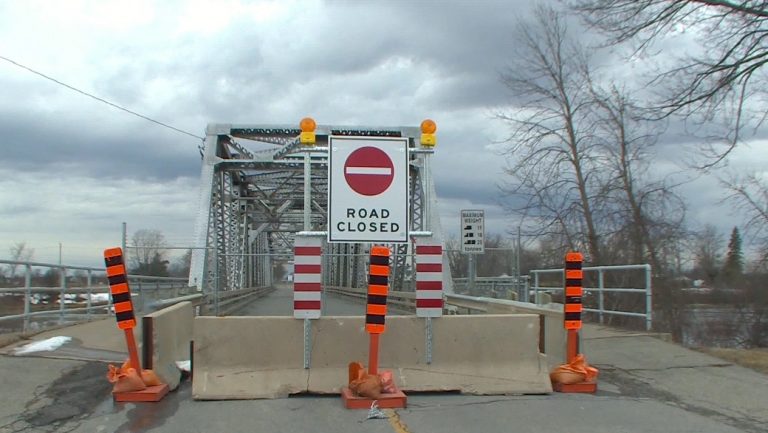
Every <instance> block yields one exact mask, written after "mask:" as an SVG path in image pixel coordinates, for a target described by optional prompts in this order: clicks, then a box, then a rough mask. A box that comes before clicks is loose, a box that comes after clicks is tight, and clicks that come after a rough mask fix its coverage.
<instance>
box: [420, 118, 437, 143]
mask: <svg viewBox="0 0 768 433" xmlns="http://www.w3.org/2000/svg"><path fill="white" fill-rule="evenodd" d="M435 132H437V124H436V123H435V121H434V120H432V119H427V120H425V121H423V122H421V145H422V146H424V147H430V148H431V147H435V145H436V144H437V137H435Z"/></svg>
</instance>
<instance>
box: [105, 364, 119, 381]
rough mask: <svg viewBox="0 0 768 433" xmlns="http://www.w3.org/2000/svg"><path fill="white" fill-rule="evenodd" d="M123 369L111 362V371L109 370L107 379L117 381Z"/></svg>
mask: <svg viewBox="0 0 768 433" xmlns="http://www.w3.org/2000/svg"><path fill="white" fill-rule="evenodd" d="M121 370H122V369H121V368H119V367H115V366H114V365H112V364H109V371H107V380H108V381H109V383H117V381H118V379H120V371H121Z"/></svg>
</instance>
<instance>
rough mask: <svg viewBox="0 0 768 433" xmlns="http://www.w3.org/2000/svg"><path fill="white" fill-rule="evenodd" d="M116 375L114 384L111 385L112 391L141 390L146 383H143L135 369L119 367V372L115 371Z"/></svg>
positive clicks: (145, 386)
mask: <svg viewBox="0 0 768 433" xmlns="http://www.w3.org/2000/svg"><path fill="white" fill-rule="evenodd" d="M110 367H111V366H110ZM116 377H117V381H116V382H114V383H115V385H114V386H113V387H112V392H113V393H116V392H131V391H141V390H142V389H146V388H147V385H145V384H144V381H143V380H141V376H139V373H137V372H136V369H133V368H129V369H127V370H122V369H121V370H120V372H119V373H117V375H116Z"/></svg>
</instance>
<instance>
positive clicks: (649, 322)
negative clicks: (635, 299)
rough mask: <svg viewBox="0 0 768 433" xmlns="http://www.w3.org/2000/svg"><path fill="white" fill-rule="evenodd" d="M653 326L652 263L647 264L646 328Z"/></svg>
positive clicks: (648, 329)
mask: <svg viewBox="0 0 768 433" xmlns="http://www.w3.org/2000/svg"><path fill="white" fill-rule="evenodd" d="M651 328H653V290H652V288H651V265H648V264H646V265H645V330H646V331H650V330H651Z"/></svg>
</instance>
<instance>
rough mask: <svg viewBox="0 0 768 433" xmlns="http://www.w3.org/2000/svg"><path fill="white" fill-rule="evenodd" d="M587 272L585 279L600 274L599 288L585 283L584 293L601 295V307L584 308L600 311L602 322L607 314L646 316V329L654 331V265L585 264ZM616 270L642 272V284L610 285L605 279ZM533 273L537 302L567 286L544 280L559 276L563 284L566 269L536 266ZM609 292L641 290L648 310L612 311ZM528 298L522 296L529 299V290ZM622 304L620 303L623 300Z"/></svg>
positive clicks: (599, 317) (598, 299)
mask: <svg viewBox="0 0 768 433" xmlns="http://www.w3.org/2000/svg"><path fill="white" fill-rule="evenodd" d="M582 270H583V271H584V279H585V281H587V280H588V277H591V279H594V277H592V276H590V275H589V274H590V273H596V275H597V281H596V282H597V286H596V287H591V286H590V287H587V286H586V285H585V286H584V296H585V297H587V296H590V295H593V294H595V295H596V296H597V308H587V307H586V306H585V307H584V311H587V312H590V313H596V314H597V315H598V320H599V321H600V323H604V320H605V316H606V315H614V316H627V317H639V318H644V319H645V329H646V330H648V331H650V330H651V329H652V328H653V288H652V286H651V265H648V264H644V265H620V266H593V267H585V268H583V269H582ZM616 271H641V272H642V277H641V279H642V280H643V283H642V287H606V285H605V280H606V278H605V277H606V273H608V272H616ZM530 274H531V276H532V280H533V281H532V283H531V290H532V291H533V294H534V301H535V303H536V304H540V303H541V294H543V293H549V292H562V291H564V290H565V289H564V288H563V287H562V286H561V285H558V286H542V285H541V280H542V276H545V275H556V276H557V280H558V284H563V269H535V270H532V271H530ZM605 293H623V294H628V293H637V294H642V295H643V296H644V297H645V302H644V310H645V311H641V312H639V311H622V310H609V309H606V308H605ZM525 295H526V296H524V298H523V299H522V300H523V301H524V302H528V301H529V299H527V298H528V292H526V294H525ZM619 304H620V303H619Z"/></svg>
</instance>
